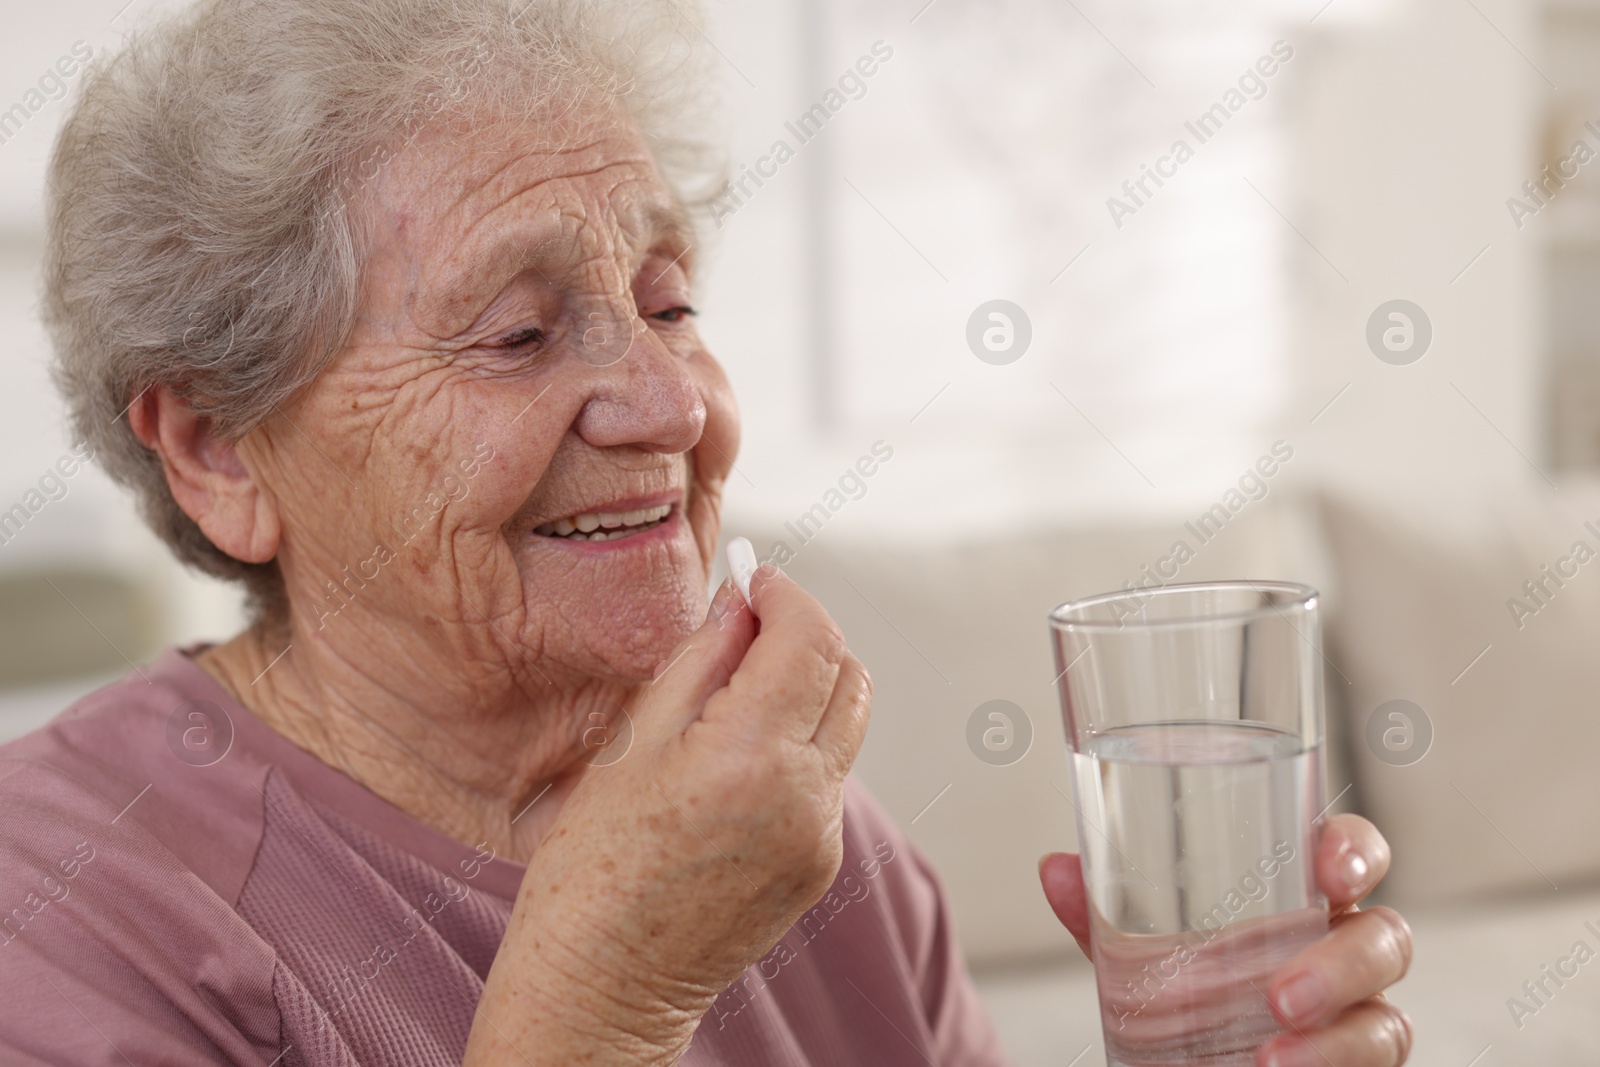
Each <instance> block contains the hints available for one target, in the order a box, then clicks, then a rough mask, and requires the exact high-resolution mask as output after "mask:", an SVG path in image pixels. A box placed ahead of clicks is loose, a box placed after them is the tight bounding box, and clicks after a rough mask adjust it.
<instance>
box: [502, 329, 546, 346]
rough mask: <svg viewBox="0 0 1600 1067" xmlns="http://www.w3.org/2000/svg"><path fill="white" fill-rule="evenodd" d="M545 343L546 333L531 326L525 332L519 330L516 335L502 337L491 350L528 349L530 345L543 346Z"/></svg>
mask: <svg viewBox="0 0 1600 1067" xmlns="http://www.w3.org/2000/svg"><path fill="white" fill-rule="evenodd" d="M543 343H544V331H543V330H540V329H537V328H535V327H532V326H530V327H528V328H527V329H525V330H518V331H517V332H515V333H512V334H507V335H506V336H505V337H502V338H500V339H499V340H498V341H495V342H494V343H493V344H492V345H490V346H489V347H491V348H526V347H527V346H529V345H536V344H543Z"/></svg>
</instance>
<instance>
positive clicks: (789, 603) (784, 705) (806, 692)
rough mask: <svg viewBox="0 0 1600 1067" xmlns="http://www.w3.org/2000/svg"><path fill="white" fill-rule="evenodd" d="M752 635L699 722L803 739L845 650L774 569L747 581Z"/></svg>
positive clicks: (835, 631)
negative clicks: (725, 720) (727, 718)
mask: <svg viewBox="0 0 1600 1067" xmlns="http://www.w3.org/2000/svg"><path fill="white" fill-rule="evenodd" d="M750 595H751V599H752V600H754V601H755V614H756V615H758V616H759V617H760V625H759V627H758V629H757V633H756V637H755V640H754V641H753V642H751V644H750V650H749V651H748V652H746V653H745V656H744V660H743V662H741V663H740V664H739V666H738V668H737V669H736V670H735V671H734V672H733V676H732V677H731V678H730V679H729V680H728V687H727V689H726V690H725V691H724V692H722V693H719V694H717V696H716V697H715V698H714V699H713V700H712V701H711V702H710V703H709V704H708V705H707V708H706V716H705V717H706V719H707V720H708V721H711V720H713V719H716V718H719V717H721V716H723V715H738V716H741V717H744V718H745V720H746V725H748V726H751V727H754V728H756V729H759V730H764V731H765V730H770V731H775V732H778V733H781V734H783V735H785V736H788V737H790V738H792V739H793V740H795V741H797V742H802V743H807V742H809V741H810V740H811V737H812V735H813V734H815V733H816V730H817V725H818V723H820V722H821V721H822V715H823V713H824V712H825V711H826V710H827V708H828V705H829V703H830V701H831V700H832V698H833V691H834V686H835V685H836V684H837V682H838V679H839V671H840V668H841V667H842V665H843V663H844V660H845V657H846V656H848V655H849V649H848V648H847V647H846V645H845V641H844V635H843V634H842V633H840V632H839V627H838V626H837V625H835V624H834V621H833V619H831V618H829V616H828V613H827V612H826V611H824V610H823V607H822V605H821V604H819V603H817V601H816V599H815V598H814V597H812V596H811V594H810V593H807V592H806V591H805V590H804V589H802V588H800V586H799V585H797V584H796V583H795V582H794V581H793V580H792V579H791V578H789V576H788V575H786V574H784V573H783V572H782V571H780V570H779V569H778V568H776V567H774V566H771V565H770V564H769V565H767V566H763V567H762V568H761V569H760V570H758V571H757V572H756V577H755V579H754V581H752V582H751V584H750Z"/></svg>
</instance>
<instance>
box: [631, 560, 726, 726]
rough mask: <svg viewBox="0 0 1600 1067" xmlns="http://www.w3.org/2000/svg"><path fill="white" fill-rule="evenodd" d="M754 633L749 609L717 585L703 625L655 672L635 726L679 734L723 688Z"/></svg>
mask: <svg viewBox="0 0 1600 1067" xmlns="http://www.w3.org/2000/svg"><path fill="white" fill-rule="evenodd" d="M740 609H742V610H740ZM755 634H756V624H755V620H754V619H753V618H752V617H751V615H750V609H749V608H748V607H747V606H746V605H745V603H744V601H743V600H741V599H740V598H739V594H738V592H737V591H735V590H734V588H733V583H732V582H723V583H722V585H721V586H720V587H719V588H718V589H717V592H716V595H715V596H713V597H712V598H711V607H710V610H709V611H708V612H707V613H706V621H705V622H704V623H703V624H702V625H701V627H700V628H699V629H698V630H696V631H695V632H694V633H692V634H690V635H689V637H688V639H687V640H686V641H684V642H683V643H682V644H680V645H679V646H678V647H677V648H676V649H674V650H673V652H672V655H670V656H668V657H667V658H666V659H665V660H662V662H661V665H660V666H659V667H657V668H656V676H655V678H653V679H652V680H651V682H650V684H649V685H648V686H646V687H645V691H644V694H643V696H642V697H641V698H640V700H639V702H638V705H637V707H636V709H635V712H634V719H635V726H636V727H638V728H641V729H643V730H649V729H650V728H651V727H659V728H664V729H668V730H682V729H683V728H684V727H685V726H687V725H688V724H689V723H691V722H693V721H694V720H695V719H696V718H698V717H699V716H700V715H701V713H702V710H703V709H704V707H705V705H706V701H707V700H708V699H709V698H710V697H711V695H712V694H713V693H715V692H716V691H717V690H719V689H721V688H723V687H724V686H726V685H727V684H728V679H729V678H731V677H732V676H733V672H734V671H735V670H737V669H738V667H739V664H740V662H742V661H743V659H744V656H745V653H746V651H747V650H748V649H749V647H750V642H751V641H752V640H753V639H754V638H755Z"/></svg>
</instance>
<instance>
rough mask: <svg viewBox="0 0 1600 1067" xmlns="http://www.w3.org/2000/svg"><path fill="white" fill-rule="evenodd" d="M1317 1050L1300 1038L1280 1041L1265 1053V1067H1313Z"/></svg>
mask: <svg viewBox="0 0 1600 1067" xmlns="http://www.w3.org/2000/svg"><path fill="white" fill-rule="evenodd" d="M1318 1062H1319V1061H1318V1057H1317V1050H1316V1049H1314V1048H1312V1047H1311V1046H1310V1044H1308V1043H1307V1042H1305V1041H1303V1040H1301V1039H1300V1038H1293V1039H1291V1040H1289V1041H1280V1042H1279V1043H1278V1044H1277V1045H1275V1046H1274V1047H1273V1049H1272V1051H1271V1052H1268V1053H1267V1067H1315V1065H1316V1064H1317V1063H1318Z"/></svg>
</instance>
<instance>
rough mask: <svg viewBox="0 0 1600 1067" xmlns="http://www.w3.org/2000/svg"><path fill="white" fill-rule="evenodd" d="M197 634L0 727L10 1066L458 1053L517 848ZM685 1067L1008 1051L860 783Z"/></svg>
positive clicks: (926, 1058)
mask: <svg viewBox="0 0 1600 1067" xmlns="http://www.w3.org/2000/svg"><path fill="white" fill-rule="evenodd" d="M197 651H199V650H198V649H189V650H184V651H179V650H169V651H168V652H166V653H165V654H163V655H162V656H161V657H160V658H159V659H158V660H157V661H156V662H155V663H154V664H153V665H151V666H149V667H145V668H142V672H143V677H141V676H140V675H139V674H130V675H129V676H128V677H127V678H125V679H124V680H122V681H120V682H118V683H116V684H114V685H111V686H108V687H107V688H105V689H102V690H100V691H99V692H96V693H93V694H91V695H90V696H87V697H85V698H84V699H83V700H80V701H78V702H77V703H76V704H74V705H73V706H72V707H71V708H69V709H68V710H67V711H65V712H64V713H62V714H61V715H60V716H59V717H57V718H56V719H55V720H54V721H53V722H52V723H51V724H50V725H48V726H46V727H45V728H44V729H42V730H39V731H37V732H35V733H33V734H30V735H28V736H26V737H23V738H20V739H18V740H16V741H14V742H12V743H10V744H7V745H4V746H0V1063H4V1064H6V1065H7V1067H13V1065H17V1067H20V1065H25V1064H61V1065H67V1064H70V1065H74V1067H91V1065H98V1064H107V1065H110V1064H118V1065H125V1064H129V1063H132V1064H136V1065H138V1067H145V1065H147V1064H148V1065H155V1064H162V1065H171V1067H190V1065H200V1064H206V1065H214V1064H218V1063H232V1064H251V1065H273V1067H356V1065H358V1064H360V1065H367V1067H376V1065H381V1064H404V1065H416V1067H422V1065H428V1067H434V1065H439V1067H443V1065H446V1064H459V1063H460V1062H461V1057H462V1054H463V1052H464V1050H465V1048H466V1042H467V1034H468V1032H469V1030H470V1029H471V1027H472V1023H473V1014H474V1009H475V1007H476V1005H477V1002H478V999H479V997H480V995H481V994H482V992H483V982H484V978H485V977H486V976H487V975H488V973H489V966H490V964H492V963H493V962H494V957H495V953H496V951H497V950H498V949H499V946H500V939H501V937H502V935H503V934H504V933H505V929H506V924H507V920H508V919H509V917H510V915H511V907H512V903H513V901H514V900H515V898H516V893H517V887H518V885H519V884H520V882H521V880H522V873H523V870H524V868H523V866H522V865H521V864H517V863H511V862H509V861H507V860H504V859H500V858H497V857H494V856H492V855H491V853H490V851H489V850H488V849H487V848H479V849H475V848H472V847H470V846H468V845H464V844H462V843H460V842H458V841H456V840H454V839H452V838H450V837H447V836H445V835H444V834H442V833H440V832H439V831H437V830H434V829H432V828H431V827H428V826H425V825H424V824H422V823H420V822H418V821H417V820H416V819H414V818H412V817H411V816H410V815H407V814H406V813H405V812H403V811H401V810H400V809H398V808H396V807H394V806H393V805H391V804H389V803H388V802H386V801H384V800H382V799H380V798H379V797H378V796H376V795H375V794H373V793H371V792H369V791H368V790H367V789H366V788H365V787H363V786H361V785H359V784H357V783H356V782H355V781H354V780H352V779H350V778H349V777H347V776H345V775H344V774H342V773H341V772H339V771H337V770H334V769H333V768H332V767H329V766H328V765H327V764H324V763H322V762H321V761H320V760H318V759H317V758H316V757H314V756H312V755H311V754H310V753H308V752H305V751H304V750H302V749H300V748H297V747H296V746H295V745H293V744H291V743H290V742H289V741H288V740H286V739H285V738H283V737H281V736H280V735H278V734H277V733H275V732H274V731H272V730H271V729H270V728H269V727H267V726H266V725H265V724H264V723H262V722H261V721H260V720H258V719H256V718H255V717H254V716H253V715H251V714H250V712H248V711H246V710H245V709H244V708H243V707H241V706H240V705H239V704H238V703H237V702H235V701H234V700H233V699H232V698H231V697H230V696H229V695H228V694H227V692H226V691H225V690H224V689H222V687H221V686H220V685H218V684H217V683H216V681H215V680H214V679H212V677H211V676H210V675H209V674H207V673H206V672H205V671H204V670H202V669H201V668H200V667H198V666H197V665H195V664H194V663H193V661H192V660H191V659H190V658H189V656H190V655H192V654H194V653H195V652H197ZM146 678H148V679H149V681H148V682H146V681H145V679H146ZM680 1062H681V1063H682V1064H683V1065H684V1067H711V1065H720V1064H783V1065H795V1067H800V1065H810V1064H818V1065H821V1064H826V1065H829V1067H849V1065H854V1064H860V1065H863V1067H865V1065H868V1064H870V1065H873V1067H897V1065H902V1064H904V1065H913V1064H936V1065H939V1067H945V1065H951V1067H957V1065H968V1064H970V1065H974V1067H977V1065H985V1067H988V1065H999V1064H1003V1063H1005V1062H1006V1060H1005V1057H1004V1055H1003V1054H1002V1052H1001V1051H1000V1047H999V1043H998V1041H997V1040H996V1038H995V1036H994V1032H993V1029H992V1027H991V1026H990V1024H989V1022H988V1019H987V1017H986V1016H985V1014H984V1012H983V1009H982V1007H981V1006H980V1004H979V1003H978V1000H977V998H976V996H975V994H974V992H973V989H972V986H971V983H970V981H969V980H968V978H967V974H966V970H965V967H964V966H963V964H962V961H961V958H960V956H959V954H958V952H957V948H956V944H955V939H954V937H953V935H952V932H951V929H950V916H949V912H948V909H947V908H946V905H945V902H944V898H943V894H942V892H941V890H940V887H939V883H938V880H937V878H936V877H935V875H934V873H933V871H932V870H931V869H930V868H929V866H928V864H927V863H926V861H925V860H924V859H923V858H922V857H921V856H920V855H919V854H918V853H917V851H916V849H915V848H913V847H912V846H911V845H910V843H909V842H907V841H906V839H905V838H904V837H903V836H902V835H901V834H900V833H899V831H898V830H897V829H895V827H894V826H893V825H892V824H891V823H890V821H889V820H888V818H887V817H886V816H885V815H884V814H883V812H882V811H881V810H879V808H878V807H877V806H876V804H875V803H874V802H873V801H872V799H871V798H870V797H869V796H868V795H867V793H866V791H865V790H864V789H862V788H861V787H860V786H858V785H855V784H854V783H851V784H850V785H849V786H848V787H847V791H846V800H845V824H844V863H843V866H842V868H841V869H840V873H839V877H838V878H837V879H836V880H835V882H834V884H833V888H832V890H831V891H830V892H829V893H828V894H827V895H826V896H824V897H823V899H822V901H821V902H820V903H819V904H818V905H817V906H816V907H815V908H813V909H812V910H811V911H810V912H808V913H807V914H806V916H805V917H804V918H803V919H802V920H801V922H800V923H798V924H797V925H796V926H794V927H793V928H792V929H790V930H789V932H788V933H787V934H785V935H784V937H783V940H782V941H780V942H779V944H778V945H777V946H776V947H774V949H773V950H772V952H770V953H769V954H768V955H767V956H766V957H765V958H764V959H762V960H761V961H760V962H759V963H757V964H756V965H754V966H752V967H751V968H750V969H749V970H748V971H746V972H745V974H744V976H743V977H742V978H741V979H740V980H739V981H738V982H736V983H734V985H733V986H731V987H730V988H729V989H728V990H727V991H726V992H724V993H723V994H722V996H721V997H720V998H718V1000H717V1002H716V1005H715V1006H714V1007H713V1009H712V1011H711V1012H710V1013H709V1014H708V1015H707V1016H706V1017H705V1019H704V1020H703V1021H702V1022H701V1024H700V1029H699V1031H698V1032H697V1033H696V1035H695V1038H694V1042H693V1044H692V1045H691V1046H690V1049H689V1052H688V1054H687V1055H686V1056H684V1058H683V1059H682V1061H680Z"/></svg>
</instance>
